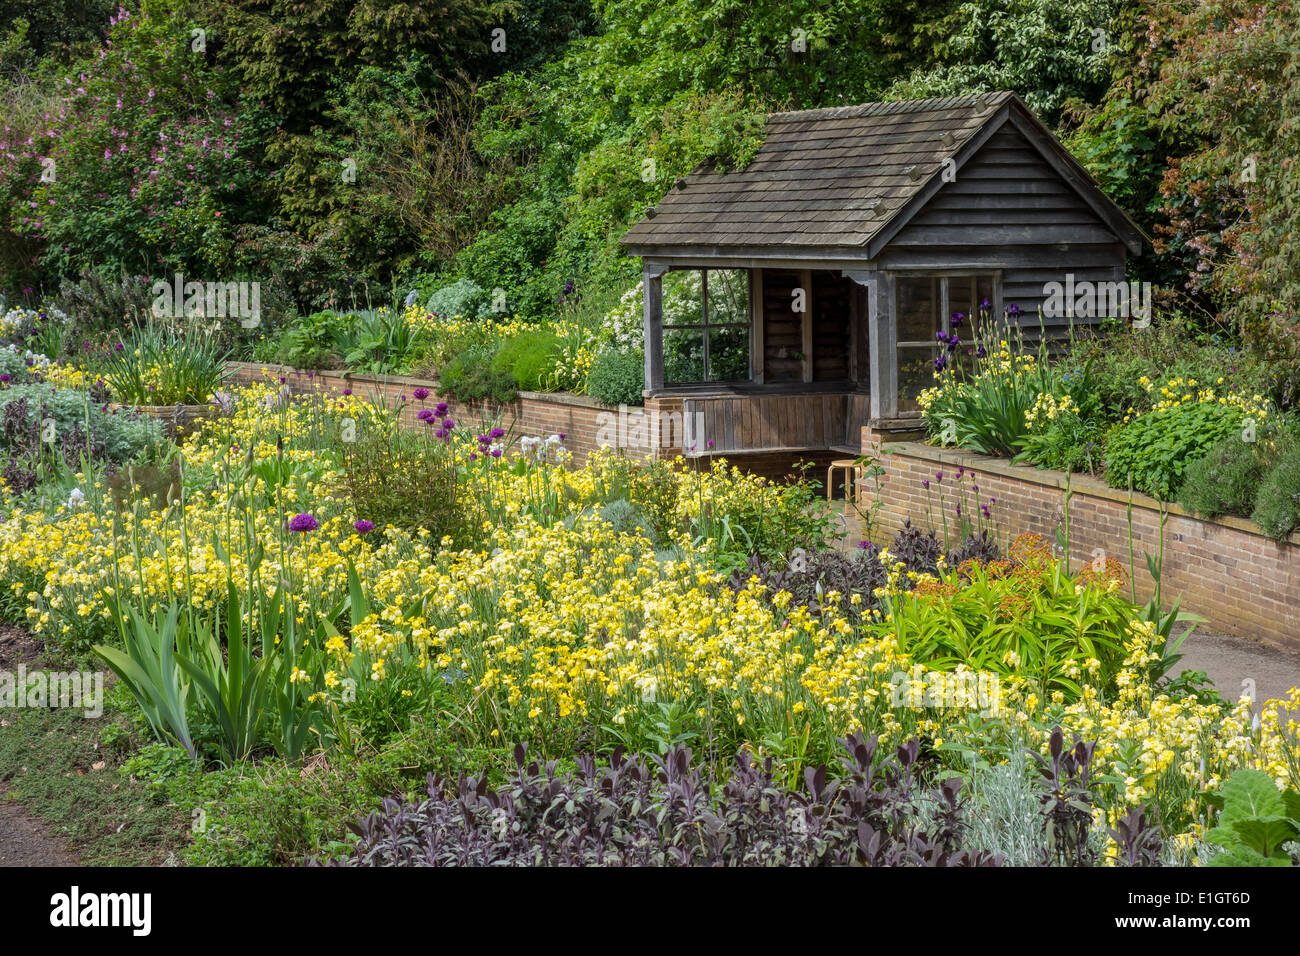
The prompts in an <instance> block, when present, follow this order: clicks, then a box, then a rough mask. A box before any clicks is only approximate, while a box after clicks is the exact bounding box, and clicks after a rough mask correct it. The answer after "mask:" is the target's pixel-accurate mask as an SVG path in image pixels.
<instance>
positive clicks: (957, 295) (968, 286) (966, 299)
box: [948, 276, 979, 339]
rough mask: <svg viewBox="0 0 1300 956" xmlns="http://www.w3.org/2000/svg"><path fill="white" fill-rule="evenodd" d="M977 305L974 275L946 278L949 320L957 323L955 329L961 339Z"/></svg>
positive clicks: (967, 329)
mask: <svg viewBox="0 0 1300 956" xmlns="http://www.w3.org/2000/svg"><path fill="white" fill-rule="evenodd" d="M978 305H979V302H978V300H977V299H976V298H975V277H974V276H953V277H952V278H951V279H949V280H948V312H949V321H950V322H956V323H957V326H958V327H957V331H958V332H959V333H960V334H961V337H962V338H963V339H964V338H966V334H967V332H968V331H969V330H970V321H971V316H973V315H975V314H976V311H977V307H978ZM958 315H960V316H961V318H960V319H958V318H957V316H958Z"/></svg>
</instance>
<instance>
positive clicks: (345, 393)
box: [343, 388, 352, 395]
mask: <svg viewBox="0 0 1300 956" xmlns="http://www.w3.org/2000/svg"><path fill="white" fill-rule="evenodd" d="M343 394H344V395H351V394H352V389H350V388H345V389H343Z"/></svg>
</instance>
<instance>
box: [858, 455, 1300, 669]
mask: <svg viewBox="0 0 1300 956" xmlns="http://www.w3.org/2000/svg"><path fill="white" fill-rule="evenodd" d="M870 437H871V435H870V433H869V432H864V435H863V449H864V451H866V450H869V441H870ZM881 452H882V454H881V465H882V467H883V468H884V474H883V475H881V476H880V485H879V492H878V494H876V496H875V500H876V501H877V502H878V503H879V509H878V510H877V511H876V513H875V525H874V527H873V529H872V537H873V538H875V539H878V540H884V539H887V538H888V537H890V536H892V535H893V534H894V533H896V532H897V531H898V530H899V529H900V528H901V527H902V526H903V524H904V523H905V522H906V521H908V520H909V519H910V520H911V521H912V522H913V523H914V524H921V525H924V526H929V525H930V524H931V523H933V524H936V525H941V524H942V523H943V521H944V520H945V518H946V520H947V521H948V522H949V523H950V524H951V525H952V526H953V527H954V529H955V528H956V527H957V525H958V524H960V522H961V517H960V516H959V515H958V514H957V513H956V509H957V506H958V505H959V504H961V503H962V502H963V501H964V502H965V505H964V507H963V509H962V510H963V511H964V512H965V514H966V517H967V518H970V517H972V516H974V517H975V518H976V519H977V520H979V519H981V518H983V515H982V514H981V512H980V511H979V510H978V509H979V508H980V507H988V508H989V516H988V517H987V519H984V520H985V523H986V524H988V525H990V526H991V527H992V528H993V529H995V531H996V533H997V534H998V536H999V537H1000V538H1006V537H1008V536H1009V537H1014V536H1015V535H1017V534H1020V533H1023V532H1034V533H1038V534H1042V535H1044V536H1046V537H1048V538H1052V537H1053V536H1054V535H1055V534H1056V532H1057V530H1058V529H1061V530H1062V531H1063V530H1064V528H1065V526H1066V501H1067V494H1068V496H1069V545H1070V559H1071V561H1073V562H1075V564H1076V566H1079V565H1082V564H1086V563H1088V562H1091V561H1096V560H1097V558H1098V557H1099V556H1100V557H1102V558H1103V559H1104V558H1106V557H1111V558H1115V559H1117V560H1119V561H1120V563H1121V564H1122V565H1123V566H1124V567H1125V568H1126V569H1127V568H1128V567H1129V566H1130V530H1131V541H1132V549H1133V550H1132V561H1131V564H1132V572H1133V577H1134V580H1135V582H1136V585H1137V590H1138V593H1139V594H1140V595H1142V596H1144V597H1145V596H1146V595H1149V594H1150V593H1151V592H1152V590H1153V589H1154V586H1155V582H1154V581H1153V580H1152V577H1151V574H1150V573H1149V571H1148V569H1147V566H1146V564H1147V563H1146V560H1145V558H1144V557H1143V554H1144V552H1145V553H1149V554H1151V555H1152V556H1153V557H1154V556H1155V555H1156V554H1157V553H1158V552H1159V550H1160V545H1161V542H1160V524H1161V514H1162V509H1163V513H1164V514H1165V515H1166V523H1165V528H1164V549H1163V571H1162V576H1161V577H1162V580H1161V587H1162V589H1163V591H1164V592H1165V594H1167V595H1175V594H1181V595H1182V604H1183V607H1185V608H1187V609H1189V610H1191V611H1194V612H1195V613H1197V614H1199V615H1201V616H1202V617H1205V618H1207V619H1208V620H1209V621H1210V622H1211V623H1212V624H1213V625H1214V626H1215V627H1217V628H1218V629H1220V630H1222V631H1224V632H1225V633H1227V634H1230V635H1232V636H1235V637H1244V638H1251V639H1254V640H1258V641H1261V642H1263V643H1265V644H1271V645H1275V646H1280V647H1286V648H1288V649H1291V650H1297V649H1300V621H1297V619H1296V614H1295V604H1296V601H1297V596H1298V595H1300V548H1297V545H1300V535H1296V534H1293V535H1291V536H1290V537H1289V538H1288V539H1286V540H1285V541H1275V540H1274V539H1272V538H1270V537H1269V536H1267V535H1266V534H1264V533H1263V532H1262V531H1261V530H1260V529H1259V528H1258V527H1257V526H1256V525H1254V524H1252V523H1251V522H1250V521H1247V520H1245V519H1242V518H1234V517H1229V516H1224V517H1220V518H1216V519H1213V520H1208V519H1203V518H1197V517H1195V516H1193V515H1191V514H1189V513H1188V512H1187V511H1186V510H1184V509H1183V508H1181V507H1179V506H1178V505H1174V504H1164V505H1162V504H1161V503H1160V502H1159V501H1157V500H1156V499H1154V498H1151V497H1148V496H1146V495H1142V494H1137V493H1134V494H1133V495H1132V496H1131V497H1130V495H1129V493H1128V492H1127V491H1118V490H1116V489H1114V488H1111V487H1109V486H1108V485H1107V484H1106V483H1105V482H1104V481H1101V480H1099V479H1097V478H1090V477H1086V476H1079V475H1067V474H1066V473H1064V472H1060V471H1052V470H1048V469H1039V468H1033V467H1028V466H1021V465H1012V464H1011V463H1010V462H1009V461H1008V460H1006V459H1004V458H995V457H990V456H985V455H978V454H974V453H972V452H968V451H963V450H961V449H953V448H937V447H935V446H933V445H927V444H923V443H919V442H894V443H886V444H884V445H882V446H881ZM939 475H942V476H943V477H942V478H939V477H937V476H939ZM927 483H928V487H927ZM973 485H974V486H978V491H972V490H971V489H972V486H973ZM872 491H873V489H872V488H871V487H868V489H867V493H868V495H869V496H871V495H872ZM989 499H995V500H994V501H993V503H992V504H989V503H988V502H989ZM1130 502H1131V515H1132V522H1131V525H1130V521H1129V513H1130V511H1129V509H1130Z"/></svg>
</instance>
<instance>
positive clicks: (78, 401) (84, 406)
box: [0, 383, 163, 462]
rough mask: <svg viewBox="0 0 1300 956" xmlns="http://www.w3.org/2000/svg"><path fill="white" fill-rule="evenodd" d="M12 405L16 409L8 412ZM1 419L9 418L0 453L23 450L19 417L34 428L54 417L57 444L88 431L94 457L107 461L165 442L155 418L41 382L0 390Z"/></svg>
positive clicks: (131, 457) (137, 455) (133, 456)
mask: <svg viewBox="0 0 1300 956" xmlns="http://www.w3.org/2000/svg"><path fill="white" fill-rule="evenodd" d="M11 405H12V406H15V408H14V410H13V411H8V409H9V407H10V406H11ZM20 409H21V414H20ZM0 418H3V419H4V420H5V421H6V422H7V427H6V428H4V429H3V430H0V454H12V453H15V452H20V451H22V449H21V448H18V447H16V446H15V443H21V442H22V440H23V438H22V436H23V435H24V434H25V432H24V431H23V429H22V428H21V427H20V422H18V421H17V420H18V419H24V420H26V421H28V422H29V423H30V426H31V428H32V429H33V430H34V431H36V432H39V430H40V425H41V423H43V422H46V421H53V423H54V435H55V441H56V442H60V443H62V442H63V441H64V439H66V438H67V437H68V436H69V435H72V434H74V433H75V434H80V435H83V436H84V434H85V433H86V431H89V433H90V437H91V441H92V444H93V446H94V449H95V451H96V453H97V457H100V458H103V459H106V460H108V461H115V462H125V461H135V460H140V459H144V458H147V457H149V456H150V454H151V453H152V452H153V451H154V450H156V449H157V448H158V447H159V446H160V445H161V444H162V441H163V433H162V425H161V424H160V423H159V422H158V420H157V419H154V418H150V417H148V416H145V415H138V414H136V413H134V412H132V411H110V410H108V409H106V408H104V407H103V406H102V405H97V404H95V402H94V400H93V399H91V398H90V396H89V395H88V394H87V393H85V392H81V391H77V390H76V389H71V388H51V387H50V386H49V385H44V384H34V383H33V384H28V385H15V386H12V387H10V388H6V389H3V390H0Z"/></svg>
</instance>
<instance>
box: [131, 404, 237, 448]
mask: <svg viewBox="0 0 1300 956" xmlns="http://www.w3.org/2000/svg"><path fill="white" fill-rule="evenodd" d="M113 407H114V408H118V409H122V410H127V409H131V410H134V411H137V412H139V413H140V414H141V415H148V416H149V417H150V418H156V419H158V421H160V422H162V426H163V429H164V430H165V431H166V432H167V434H168V436H169V437H171V438H172V439H173V440H176V441H179V440H180V439H182V438H185V437H186V436H187V435H189V434H190V433H191V432H193V431H195V429H197V428H198V426H199V424H200V423H201V422H203V421H206V420H207V419H210V418H216V417H217V415H218V414H219V411H218V409H217V407H216V406H215V405H115V406H113Z"/></svg>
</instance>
